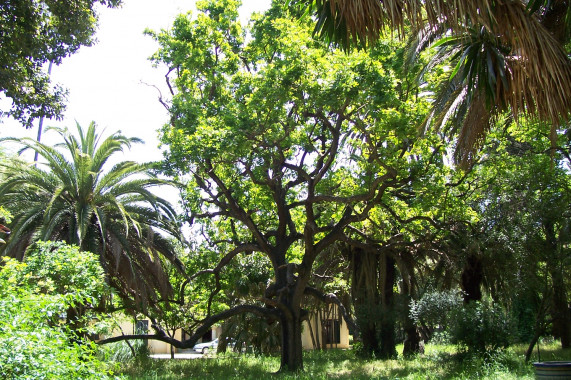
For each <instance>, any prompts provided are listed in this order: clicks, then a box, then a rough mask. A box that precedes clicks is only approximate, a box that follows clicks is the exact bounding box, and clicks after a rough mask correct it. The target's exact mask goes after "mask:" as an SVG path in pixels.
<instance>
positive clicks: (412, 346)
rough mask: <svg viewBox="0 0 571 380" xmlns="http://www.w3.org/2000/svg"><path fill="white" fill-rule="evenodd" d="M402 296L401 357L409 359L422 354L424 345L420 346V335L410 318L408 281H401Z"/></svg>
mask: <svg viewBox="0 0 571 380" xmlns="http://www.w3.org/2000/svg"><path fill="white" fill-rule="evenodd" d="M402 296H403V299H404V300H406V302H405V304H404V309H405V315H404V320H403V327H404V333H405V338H404V345H403V350H402V355H403V356H404V357H405V358H409V357H411V356H414V355H416V354H422V353H424V345H423V344H422V339H421V337H420V333H419V331H418V329H417V328H416V323H415V321H414V320H413V319H412V318H411V317H410V301H411V300H412V298H413V296H412V285H409V282H408V281H403V287H402Z"/></svg>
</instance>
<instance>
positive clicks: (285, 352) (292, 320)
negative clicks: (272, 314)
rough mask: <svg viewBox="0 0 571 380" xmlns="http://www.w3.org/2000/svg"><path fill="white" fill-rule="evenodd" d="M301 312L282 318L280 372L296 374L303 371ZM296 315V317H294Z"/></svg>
mask: <svg viewBox="0 0 571 380" xmlns="http://www.w3.org/2000/svg"><path fill="white" fill-rule="evenodd" d="M300 312H301V310H298V312H297V313H292V314H293V315H292V316H289V317H288V316H285V315H284V316H282V318H281V319H280V324H281V330H282V357H281V365H280V372H297V371H302V370H303V352H302V343H301V318H300V316H299V314H300ZM296 314H297V315H296Z"/></svg>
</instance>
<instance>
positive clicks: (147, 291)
mask: <svg viewBox="0 0 571 380" xmlns="http://www.w3.org/2000/svg"><path fill="white" fill-rule="evenodd" d="M56 132H57V133H58V134H59V135H60V137H61V140H62V142H61V143H60V144H59V145H57V146H56V147H51V146H48V145H46V144H42V143H39V142H36V141H35V140H33V139H30V138H24V139H16V138H3V139H2V142H3V143H8V142H13V143H18V144H20V145H21V146H22V147H23V148H27V149H32V150H34V151H36V152H38V154H39V156H40V161H39V162H38V163H36V164H30V163H27V162H23V161H20V160H17V159H6V160H3V161H2V163H1V164H0V170H1V172H2V175H3V176H4V179H3V181H2V183H1V184H0V204H2V205H4V206H5V207H6V209H7V210H9V211H10V212H11V213H12V216H13V218H12V223H11V227H12V234H11V235H10V239H9V240H8V241H7V244H6V245H4V246H2V247H1V249H2V251H1V252H2V254H3V255H7V256H12V257H16V258H19V259H22V258H23V256H24V254H25V252H26V248H27V247H28V246H29V245H30V244H32V243H33V242H35V241H37V240H61V241H65V242H67V243H69V244H75V245H77V246H79V248H80V249H81V250H86V251H90V252H93V253H95V254H97V255H99V257H100V260H101V263H102V265H103V268H104V269H105V271H106V273H107V276H108V279H109V281H110V284H111V285H112V286H114V287H115V288H116V289H117V290H119V293H120V295H121V296H123V297H124V298H125V300H126V301H129V303H130V306H131V307H133V308H137V309H141V308H143V309H144V308H145V306H146V305H147V303H148V302H149V301H154V300H156V299H157V298H158V297H159V296H160V297H163V298H164V297H167V296H168V295H170V292H171V286H170V283H169V281H168V277H167V276H166V274H165V273H164V270H163V264H162V259H161V256H162V257H165V258H167V259H168V260H170V261H172V262H173V263H175V264H180V262H179V261H178V259H177V258H176V257H175V256H174V253H173V252H174V251H173V248H172V245H171V244H170V243H169V241H168V240H167V238H166V237H165V236H163V235H161V234H160V233H159V231H160V232H162V233H166V234H168V235H171V236H175V237H176V236H179V228H178V227H179V226H178V224H177V221H176V215H175V211H174V209H173V207H172V206H171V204H170V203H169V202H168V201H166V200H165V199H163V198H161V197H159V196H157V195H156V194H154V193H153V192H151V189H152V188H153V187H157V186H160V185H168V181H165V180H163V179H161V178H158V177H157V176H156V175H154V173H153V168H154V167H155V164H153V163H148V164H139V163H136V162H133V161H120V162H117V163H115V164H114V165H113V166H112V167H109V165H110V160H112V159H114V156H115V155H116V154H117V153H120V152H122V151H123V150H124V149H125V148H129V147H130V146H131V144H134V143H137V142H140V140H139V139H137V138H128V137H125V136H123V135H122V134H120V133H114V134H112V135H110V136H108V137H107V138H105V139H102V138H101V136H100V135H99V134H98V133H97V129H96V126H95V123H91V124H90V125H89V127H88V128H87V130H84V129H83V128H82V127H81V126H80V125H79V124H78V125H77V136H74V135H73V134H71V133H70V132H69V131H68V130H67V129H56ZM181 270H182V268H181Z"/></svg>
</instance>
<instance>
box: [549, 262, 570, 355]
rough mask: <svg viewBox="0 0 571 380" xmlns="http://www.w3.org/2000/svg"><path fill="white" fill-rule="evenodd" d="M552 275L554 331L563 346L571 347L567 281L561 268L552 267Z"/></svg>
mask: <svg viewBox="0 0 571 380" xmlns="http://www.w3.org/2000/svg"><path fill="white" fill-rule="evenodd" d="M551 277H552V281H553V301H552V308H553V312H552V315H553V333H554V335H555V336H556V337H557V338H559V339H561V348H569V347H571V318H570V316H569V304H568V302H567V292H566V291H565V282H564V279H563V273H561V270H560V268H552V270H551Z"/></svg>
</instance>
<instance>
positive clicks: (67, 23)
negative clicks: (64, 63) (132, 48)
mask: <svg viewBox="0 0 571 380" xmlns="http://www.w3.org/2000/svg"><path fill="white" fill-rule="evenodd" d="M120 3H121V0H89V1H80V0H73V1H49V0H48V1H32V0H6V1H2V3H1V4H0V93H2V94H3V95H5V96H6V97H8V98H10V100H11V101H12V106H11V108H10V110H0V116H4V115H10V116H12V117H14V118H15V119H17V120H18V121H20V122H21V123H23V124H24V125H25V126H26V127H31V123H32V121H33V120H34V119H36V118H38V117H41V116H45V117H49V118H52V117H60V116H61V114H62V111H63V109H64V107H65V105H64V100H65V95H66V92H65V90H64V89H63V88H61V86H53V85H52V83H51V82H50V78H49V75H47V74H46V73H45V72H44V65H45V64H47V63H48V62H51V63H53V64H59V63H60V62H61V60H62V59H63V58H65V57H67V56H68V55H70V54H73V53H75V52H76V51H77V50H78V49H79V48H80V47H81V46H88V45H91V44H92V43H93V35H94V34H95V29H96V27H97V13H96V10H95V6H96V5H99V4H101V5H107V6H109V7H116V6H118V5H119V4H120Z"/></svg>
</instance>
